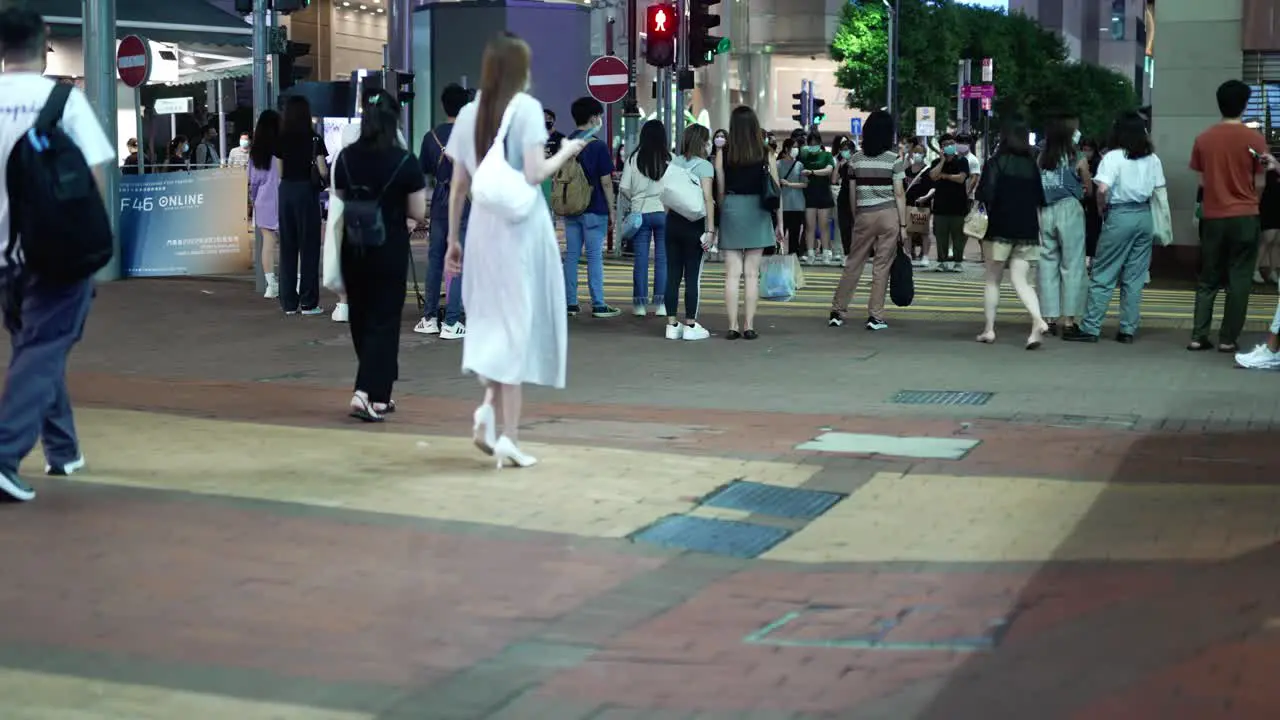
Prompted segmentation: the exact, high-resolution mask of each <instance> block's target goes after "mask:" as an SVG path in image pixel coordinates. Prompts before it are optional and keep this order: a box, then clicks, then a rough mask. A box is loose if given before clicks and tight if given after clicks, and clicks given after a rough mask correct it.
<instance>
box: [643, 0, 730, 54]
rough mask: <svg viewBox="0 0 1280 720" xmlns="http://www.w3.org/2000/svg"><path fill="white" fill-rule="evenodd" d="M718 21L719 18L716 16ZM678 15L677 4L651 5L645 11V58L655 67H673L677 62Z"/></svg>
mask: <svg viewBox="0 0 1280 720" xmlns="http://www.w3.org/2000/svg"><path fill="white" fill-rule="evenodd" d="M716 20H717V21H718V20H719V18H716ZM678 22H679V20H678V16H677V15H676V6H675V5H667V4H663V5H650V6H649V8H648V10H647V11H646V13H645V22H644V27H645V35H646V37H647V41H646V44H645V51H644V59H645V62H647V63H649V64H650V65H652V66H654V67H660V68H665V67H671V66H672V65H675V63H676V34H677V30H678Z"/></svg>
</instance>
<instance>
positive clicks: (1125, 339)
mask: <svg viewBox="0 0 1280 720" xmlns="http://www.w3.org/2000/svg"><path fill="white" fill-rule="evenodd" d="M1116 342H1118V343H1120V344H1122V345H1132V344H1133V335H1131V334H1130V333H1116Z"/></svg>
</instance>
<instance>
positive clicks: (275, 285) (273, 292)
mask: <svg viewBox="0 0 1280 720" xmlns="http://www.w3.org/2000/svg"><path fill="white" fill-rule="evenodd" d="M262 297H264V298H266V299H268V300H275V299H276V298H278V297H280V283H279V282H278V281H277V280H276V274H275V273H267V291H266V292H264V293H262Z"/></svg>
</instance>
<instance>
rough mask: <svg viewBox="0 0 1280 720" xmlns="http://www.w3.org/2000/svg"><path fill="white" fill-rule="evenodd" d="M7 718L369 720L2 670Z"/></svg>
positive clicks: (345, 714)
mask: <svg viewBox="0 0 1280 720" xmlns="http://www.w3.org/2000/svg"><path fill="white" fill-rule="evenodd" d="M0 696H2V697H4V710H3V711H2V712H0V715H3V717H4V719H5V720H175V719H176V718H184V719H187V720H214V719H215V718H217V719H219V720H223V719H226V720H230V719H231V718H234V719H235V720H280V719H281V718H288V719H289V720H369V719H370V718H372V717H373V715H370V714H368V713H357V712H341V711H337V710H324V709H320V708H312V707H303V706H299V705H285V704H282V703H271V702H263V701H255V700H242V699H240V698H232V697H224V696H219V695H205V694H201V693H193V692H184V691H181V690H172V689H169V688H158V687H148V686H144V685H130V684H126V683H116V682H105V681H102V680H90V679H85V678H78V677H66V676H62V675H49V674H46V673H36V672H25V671H21V670H7V669H2V670H0Z"/></svg>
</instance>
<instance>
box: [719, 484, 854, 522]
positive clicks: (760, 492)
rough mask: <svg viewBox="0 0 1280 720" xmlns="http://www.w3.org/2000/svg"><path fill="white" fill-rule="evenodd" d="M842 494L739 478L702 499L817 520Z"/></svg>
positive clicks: (729, 506) (785, 515)
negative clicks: (779, 485) (747, 480)
mask: <svg viewBox="0 0 1280 720" xmlns="http://www.w3.org/2000/svg"><path fill="white" fill-rule="evenodd" d="M843 497H844V496H843V495H841V494H840V493H833V492H824V491H822V490H805V489H803V488H788V487H778V486H777V485H766V484H764V483H756V482H746V481H742V480H739V481H735V482H732V483H730V484H729V485H728V486H727V487H725V488H724V489H722V490H719V491H717V492H716V493H715V494H713V495H711V496H710V497H708V498H707V499H706V500H703V501H702V504H703V505H709V506H711V507H718V508H729V509H730V510H742V511H744V512H749V513H756V514H759V515H772V516H774V517H785V518H804V519H813V518H816V517H818V516H819V515H821V514H822V513H824V512H826V511H827V510H830V509H831V506H832V505H835V504H836V503H838V502H840V500H841V499H842V498H843Z"/></svg>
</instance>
